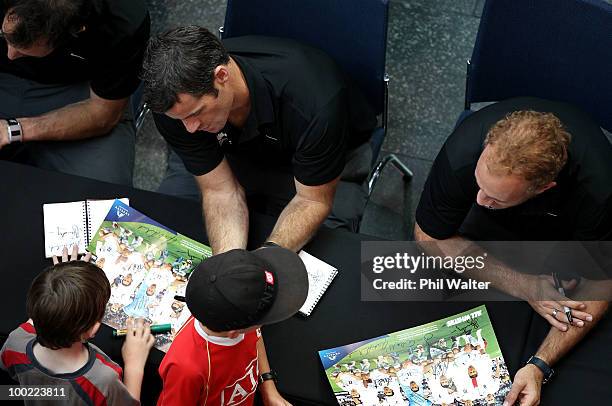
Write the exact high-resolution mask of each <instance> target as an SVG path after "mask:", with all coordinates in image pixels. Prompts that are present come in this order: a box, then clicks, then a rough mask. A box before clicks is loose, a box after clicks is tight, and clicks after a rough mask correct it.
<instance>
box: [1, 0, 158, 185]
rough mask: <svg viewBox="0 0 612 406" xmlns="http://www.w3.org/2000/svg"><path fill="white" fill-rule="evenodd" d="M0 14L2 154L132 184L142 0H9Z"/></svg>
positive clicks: (145, 20) (145, 19)
mask: <svg viewBox="0 0 612 406" xmlns="http://www.w3.org/2000/svg"><path fill="white" fill-rule="evenodd" d="M0 17H2V34H3V35H2V36H3V39H1V40H0V118H2V119H3V120H0V158H3V159H11V160H15V161H20V162H24V163H29V164H33V165H36V166H39V167H42V168H46V169H52V170H58V171H62V172H67V173H72V174H76V175H81V176H87V177H92V178H97V179H100V180H105V181H110V182H116V183H124V184H131V182H132V172H133V163H134V126H133V122H132V120H131V115H130V114H129V112H128V111H127V109H126V107H127V105H128V99H129V96H130V95H131V94H132V93H133V92H134V90H135V89H136V88H137V87H138V85H139V80H138V72H139V71H140V66H141V63H142V55H143V52H144V48H145V45H146V41H147V39H148V37H149V26H150V22H149V16H148V12H147V9H146V7H145V5H144V2H143V1H142V0H131V1H119V0H61V1H51V0H19V1H16V0H8V1H4V2H3V6H2V9H1V10H0Z"/></svg>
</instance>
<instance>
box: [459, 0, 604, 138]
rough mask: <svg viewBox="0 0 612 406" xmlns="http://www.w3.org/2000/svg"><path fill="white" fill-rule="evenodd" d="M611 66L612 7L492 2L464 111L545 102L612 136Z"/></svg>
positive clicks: (538, 0) (574, 0)
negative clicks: (529, 99)
mask: <svg viewBox="0 0 612 406" xmlns="http://www.w3.org/2000/svg"><path fill="white" fill-rule="evenodd" d="M610 61H612V5H610V4H608V3H606V2H604V1H601V0H513V1H507V0H487V2H486V3H485V6H484V10H483V13H482V17H481V20H480V27H479V28H478V35H477V37H476V43H475V45H474V51H473V53H472V57H471V59H469V60H468V64H467V75H466V91H465V109H466V111H468V110H469V109H470V108H471V104H472V103H475V102H490V101H498V100H503V99H507V98H510V97H515V96H534V97H541V98H545V99H552V100H558V101H564V102H569V103H572V104H574V105H576V106H578V107H580V108H582V109H583V110H585V111H587V112H589V113H590V114H591V115H592V116H593V117H594V119H595V120H596V122H597V123H599V125H600V126H601V127H602V128H604V129H606V130H608V131H612V79H611V73H612V69H611V65H610ZM464 115H465V114H464Z"/></svg>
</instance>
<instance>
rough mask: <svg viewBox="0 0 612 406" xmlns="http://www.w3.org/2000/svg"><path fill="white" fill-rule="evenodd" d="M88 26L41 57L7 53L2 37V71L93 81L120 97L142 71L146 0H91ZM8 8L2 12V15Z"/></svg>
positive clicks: (102, 91) (97, 88)
mask: <svg viewBox="0 0 612 406" xmlns="http://www.w3.org/2000/svg"><path fill="white" fill-rule="evenodd" d="M90 1H91V6H92V9H91V13H90V14H89V16H88V17H87V18H86V19H85V20H84V21H83V25H84V26H85V30H84V31H82V32H80V33H78V34H77V35H76V36H75V37H74V38H73V39H71V40H70V41H69V42H68V43H67V44H66V45H65V46H61V47H60V48H57V49H55V50H54V51H53V52H52V53H51V54H50V55H48V56H46V57H43V58H34V57H21V58H18V59H15V60H14V61H11V60H9V59H8V57H7V54H6V53H7V45H6V41H4V40H3V39H0V71H1V72H6V73H10V74H13V75H15V76H19V77H22V78H25V79H29V80H33V81H35V82H39V83H43V84H71V83H78V82H85V81H89V82H90V85H91V89H92V90H93V91H94V93H95V94H96V95H98V96H100V97H102V98H104V99H109V100H115V99H122V98H125V97H128V96H129V95H131V94H132V93H133V92H134V90H136V88H137V87H138V85H139V84H140V80H139V79H138V74H139V72H140V69H141V66H142V58H143V55H144V49H145V46H146V43H147V40H148V39H149V29H150V21H149V14H148V12H147V8H146V6H145V4H144V1H143V0H129V1H125V0H90ZM5 13H6V10H2V11H1V14H0V17H2V20H3V19H4V15H5Z"/></svg>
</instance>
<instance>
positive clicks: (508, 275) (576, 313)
mask: <svg viewBox="0 0 612 406" xmlns="http://www.w3.org/2000/svg"><path fill="white" fill-rule="evenodd" d="M414 239H415V240H416V241H417V242H432V243H433V242H435V241H440V240H436V239H435V238H433V237H431V236H429V235H427V234H426V233H425V232H424V231H423V230H422V229H421V227H420V226H419V225H418V223H415V226H414ZM434 246H435V247H436V249H437V250H438V251H441V255H442V256H451V257H456V256H460V255H466V254H467V255H470V253H471V252H478V250H479V247H478V245H477V244H475V243H474V242H472V241H470V240H468V239H465V238H462V237H460V236H454V237H451V238H449V239H447V240H444V242H443V243H440V244H423V245H422V248H423V249H425V250H426V251H428V253H430V252H429V251H432V250H433V248H434ZM434 254H435V255H438V254H440V252H435V253H434ZM461 276H462V277H466V278H471V279H476V280H482V281H489V282H491V285H492V286H494V287H495V288H497V289H499V290H501V291H503V292H506V293H507V294H509V295H511V296H514V297H517V298H520V299H523V300H525V301H527V302H528V303H529V305H531V307H533V309H534V310H535V311H536V312H538V314H540V315H541V316H542V317H543V318H544V319H546V320H547V321H548V322H549V323H550V324H551V325H552V326H553V327H556V328H557V329H559V330H560V331H566V330H567V329H568V328H569V327H568V324H569V323H566V321H565V319H564V318H561V317H559V318H555V317H553V315H552V313H553V309H557V310H559V309H563V306H567V307H569V308H570V309H572V316H573V317H574V324H573V325H574V326H577V327H582V326H584V325H585V324H586V323H587V322H590V321H591V319H592V315H590V314H589V313H588V312H586V311H585V304H584V303H582V302H579V301H575V300H570V299H568V298H567V297H565V296H563V295H561V294H560V293H559V292H557V290H556V289H554V286H553V283H552V281H551V278H550V277H546V276H540V275H527V274H523V273H521V272H517V271H516V270H514V269H512V268H510V267H508V266H507V265H506V264H504V263H503V262H501V261H499V260H497V259H496V258H495V257H493V256H492V255H489V256H488V257H487V261H486V268H485V269H483V270H477V269H474V270H466V271H465V272H464V273H463V274H462V275H461ZM565 288H566V289H571V288H572V286H570V285H569V284H568V285H566V286H565Z"/></svg>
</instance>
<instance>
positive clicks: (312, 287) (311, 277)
mask: <svg viewBox="0 0 612 406" xmlns="http://www.w3.org/2000/svg"><path fill="white" fill-rule="evenodd" d="M299 256H300V258H301V259H302V262H303V263H304V265H305V266H306V271H308V296H307V297H306V301H305V302H304V304H303V305H302V307H301V308H300V310H299V311H300V313H302V314H305V315H306V316H309V315H310V313H311V312H312V310H313V309H314V307H315V306H316V305H317V302H318V301H319V299H320V298H321V296H323V293H325V290H326V289H327V287H328V286H329V284H330V283H331V282H332V280H333V279H334V277H335V276H336V274H337V273H338V271H337V270H336V268H334V267H333V266H331V265H330V264H328V263H326V262H323V261H321V260H320V259H319V258H317V257H314V256H312V255H310V254H309V253H307V252H306V251H303V250H302V251H300V253H299Z"/></svg>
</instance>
